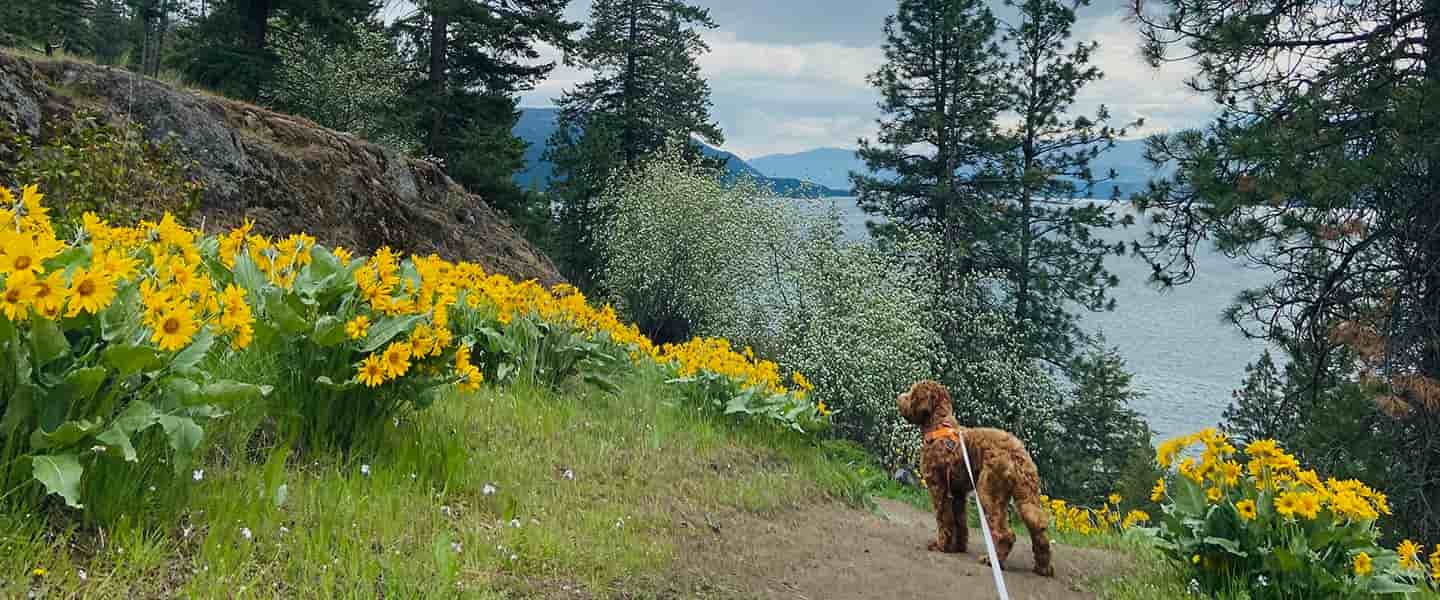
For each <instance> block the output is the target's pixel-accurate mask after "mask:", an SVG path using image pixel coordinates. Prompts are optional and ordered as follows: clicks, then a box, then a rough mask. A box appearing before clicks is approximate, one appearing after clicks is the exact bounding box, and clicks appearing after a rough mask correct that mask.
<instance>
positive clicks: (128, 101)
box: [0, 52, 562, 284]
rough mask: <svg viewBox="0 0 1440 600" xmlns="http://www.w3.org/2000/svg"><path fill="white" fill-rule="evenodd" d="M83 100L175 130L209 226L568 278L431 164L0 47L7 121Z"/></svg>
mask: <svg viewBox="0 0 1440 600" xmlns="http://www.w3.org/2000/svg"><path fill="white" fill-rule="evenodd" d="M80 109H89V110H95V111H99V112H100V113H102V114H105V115H108V116H109V117H110V118H112V119H116V120H120V119H134V120H135V121H138V122H139V123H141V124H143V125H144V126H145V131H146V135H147V136H151V137H154V138H157V139H159V138H163V137H165V136H168V135H174V136H175V137H176V140H177V141H178V142H179V145H180V147H181V148H182V149H183V150H182V151H183V153H184V154H185V156H186V157H187V158H189V159H193V160H194V161H196V162H197V163H198V166H197V172H196V175H197V176H198V177H199V178H200V179H201V180H202V181H203V182H204V184H205V195H204V199H203V201H202V203H201V207H200V210H198V211H197V214H195V215H194V217H193V220H194V221H195V223H192V224H194V225H203V226H204V228H205V229H207V230H210V231H215V230H218V229H221V228H228V227H231V226H235V225H238V224H240V223H241V222H242V221H243V220H244V219H247V218H248V219H252V220H254V221H255V225H256V229H257V230H259V231H261V232H263V233H267V234H284V233H292V232H299V231H304V232H308V233H310V234H312V235H315V236H316V237H317V238H319V239H320V240H321V241H322V242H325V243H330V244H340V245H344V246H346V247H349V248H353V249H355V250H358V251H362V252H370V251H373V250H374V249H376V248H378V247H380V246H382V245H388V246H391V247H393V248H397V249H400V250H404V251H407V252H413V253H419V254H429V253H432V252H433V253H436V254H439V255H440V256H442V257H445V258H447V259H451V260H469V261H473V262H476V263H478V264H480V265H482V266H484V267H485V268H486V269H487V270H490V271H493V272H499V273H505V274H507V275H510V276H512V277H517V278H522V279H531V278H533V279H538V280H540V281H541V282H543V283H546V284H553V283H558V282H560V281H562V279H561V276H560V274H559V272H558V271H557V270H556V269H555V265H554V264H553V263H552V262H551V261H550V259H549V258H547V257H546V256H545V255H544V254H543V253H541V252H540V251H539V250H537V249H536V248H535V247H533V246H531V245H530V244H529V243H528V242H526V241H525V240H524V239H523V238H522V237H520V235H519V234H518V233H516V232H515V230H514V229H512V228H511V227H510V225H509V223H508V222H507V221H506V220H505V219H504V217H502V216H501V215H499V214H498V213H496V212H495V211H494V210H492V209H491V208H490V207H489V205H487V204H486V203H485V202H484V200H483V199H481V198H480V197H479V196H476V195H474V194H471V193H468V192H466V191H465V189H464V188H462V187H460V186H459V185H458V184H456V183H455V182H454V181H453V180H451V179H450V178H449V177H447V176H446V175H445V173H444V172H443V171H441V170H440V168H439V167H437V166H436V165H434V164H433V163H430V162H426V161H421V160H415V159H411V158H408V157H405V156H403V155H401V154H398V153H396V152H394V151H392V150H389V149H387V148H383V147H381V146H378V145H375V144H371V143H369V142H366V141H365V140H362V139H359V138H357V137H355V136H352V135H348V134H344V133H339V132H336V131H332V130H329V129H325V128H323V127H320V126H319V125H316V124H315V123H312V122H310V121H308V120H306V119H302V118H299V117H293V116H288V115H282V114H279V113H275V112H271V111H268V110H265V109H262V108H257V107H255V106H252V105H249V104H245V103H243V102H236V101H233V100H227V99H224V98H219V97H216V96H212V95H208V94H203V93H198V92H193V91H188V90H181V89H176V88H174V87H172V86H170V85H167V84H165V83H162V82H159V81H155V80H152V79H146V78H144V77H140V76H138V75H135V74H134V73H131V72H129V71H125V70H121V69H115V68H109V67H103V66H96V65H91V64H85V63H78V62H71V61H47V60H38V59H29V58H24V57H17V56H14V55H10V54H5V53H3V52H0V121H4V122H5V123H8V124H9V125H10V126H11V127H14V128H16V129H17V130H18V131H20V132H21V133H23V134H25V135H28V136H31V137H33V138H43V137H44V136H45V135H46V124H47V123H55V122H59V121H58V120H59V119H64V118H66V117H68V116H69V114H71V113H73V112H74V111H76V110H80ZM12 183H13V182H12Z"/></svg>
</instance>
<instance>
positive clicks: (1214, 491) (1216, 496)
mask: <svg viewBox="0 0 1440 600" xmlns="http://www.w3.org/2000/svg"><path fill="white" fill-rule="evenodd" d="M1223 497H1225V493H1224V492H1222V491H1220V488H1218V487H1214V486H1211V487H1210V489H1208V490H1205V499H1206V500H1209V501H1210V503H1211V504H1218V503H1219V502H1220V499H1221V498H1223Z"/></svg>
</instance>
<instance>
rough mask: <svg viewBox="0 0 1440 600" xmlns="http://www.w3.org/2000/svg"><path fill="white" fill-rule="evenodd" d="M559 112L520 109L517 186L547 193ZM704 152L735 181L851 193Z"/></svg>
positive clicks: (801, 191)
mask: <svg viewBox="0 0 1440 600" xmlns="http://www.w3.org/2000/svg"><path fill="white" fill-rule="evenodd" d="M558 113H559V111H558V110H557V109H554V108H522V109H520V120H519V121H518V122H516V123H515V128H514V129H513V130H511V131H512V132H513V133H514V134H515V137H518V138H520V139H522V140H524V141H525V143H527V144H529V147H527V148H526V149H525V170H523V171H520V172H519V173H516V174H515V183H516V184H517V185H519V186H521V187H523V188H526V189H537V190H543V189H546V188H547V187H548V186H549V182H550V178H551V177H552V176H553V175H554V172H555V169H554V166H553V165H551V164H550V163H549V162H546V161H545V160H543V159H542V158H541V157H542V156H544V154H545V143H546V142H547V141H548V140H549V139H550V135H551V134H553V133H555V129H556V119H557V117H558ZM702 150H703V151H704V152H705V154H707V155H709V156H713V157H717V158H723V159H725V169H726V171H727V172H728V173H729V176H730V177H731V178H740V177H748V178H751V179H755V180H758V181H760V182H761V183H764V184H767V185H769V186H770V188H771V189H773V190H775V192H776V193H778V194H780V195H783V196H795V197H801V196H803V197H814V196H821V197H830V196H845V195H848V194H849V191H848V190H849V187H850V186H849V185H848V184H847V185H845V186H843V187H841V188H839V189H833V188H831V187H829V186H825V185H818V184H816V183H814V182H813V181H810V180H807V179H806V178H802V177H788V176H783V175H781V176H768V175H767V174H766V173H763V172H761V171H760V170H757V169H756V168H755V167H753V166H751V165H750V164H747V163H746V162H745V161H744V160H743V159H741V158H740V157H738V156H735V155H734V154H732V153H730V152H726V151H724V150H721V149H718V148H713V147H710V146H707V145H703V144H702Z"/></svg>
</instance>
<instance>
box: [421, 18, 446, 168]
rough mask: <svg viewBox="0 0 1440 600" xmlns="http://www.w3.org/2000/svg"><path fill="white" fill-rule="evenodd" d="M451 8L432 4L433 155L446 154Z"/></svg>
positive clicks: (428, 141)
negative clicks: (447, 72)
mask: <svg viewBox="0 0 1440 600" xmlns="http://www.w3.org/2000/svg"><path fill="white" fill-rule="evenodd" d="M449 29H450V14H449V7H448V6H446V5H445V4H444V3H443V2H439V1H437V0H431V3H430V94H431V96H430V135H429V136H428V138H427V139H426V144H425V145H426V147H427V150H428V151H429V153H430V155H431V156H439V157H443V156H445V154H444V152H445V148H444V146H445V144H444V130H445V127H444V126H445V112H446V107H447V106H448V105H449V101H448V99H447V98H446V95H445V55H446V54H447V53H448V52H449V42H450V32H449Z"/></svg>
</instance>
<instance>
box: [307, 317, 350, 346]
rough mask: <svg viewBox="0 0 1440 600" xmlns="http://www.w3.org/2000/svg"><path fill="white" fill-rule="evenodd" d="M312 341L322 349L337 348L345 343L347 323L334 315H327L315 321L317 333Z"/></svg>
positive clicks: (312, 337) (311, 336) (312, 335)
mask: <svg viewBox="0 0 1440 600" xmlns="http://www.w3.org/2000/svg"><path fill="white" fill-rule="evenodd" d="M310 340H311V341H313V342H315V345H317V346H320V347H321V348H329V347H330V346H337V345H339V344H340V343H341V342H344V341H345V322H344V321H342V320H340V319H339V318H337V317H335V316H333V315H325V316H323V317H320V318H319V319H318V320H316V321H315V332H314V333H313V334H311V335H310Z"/></svg>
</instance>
